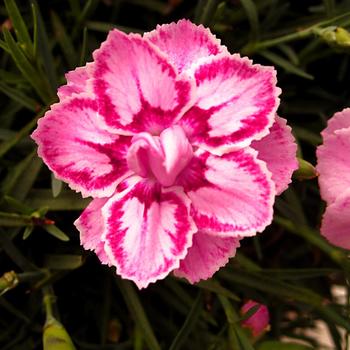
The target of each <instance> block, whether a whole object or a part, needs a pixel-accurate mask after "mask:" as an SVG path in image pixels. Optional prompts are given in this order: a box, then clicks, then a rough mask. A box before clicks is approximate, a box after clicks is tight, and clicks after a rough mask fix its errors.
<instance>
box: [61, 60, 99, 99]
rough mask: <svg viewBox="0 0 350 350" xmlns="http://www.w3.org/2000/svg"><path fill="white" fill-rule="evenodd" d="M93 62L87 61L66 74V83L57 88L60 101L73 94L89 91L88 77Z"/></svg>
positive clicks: (89, 76)
mask: <svg viewBox="0 0 350 350" xmlns="http://www.w3.org/2000/svg"><path fill="white" fill-rule="evenodd" d="M92 69H93V62H89V63H87V64H86V65H85V66H83V67H78V68H76V69H74V70H72V71H70V72H68V73H67V74H66V80H67V84H66V85H62V86H61V87H59V88H58V91H57V94H58V97H59V99H60V100H61V101H63V100H64V99H66V98H67V97H71V96H73V94H80V93H84V92H86V93H89V92H91V90H92V88H91V86H90V84H89V79H90V78H91V75H92Z"/></svg>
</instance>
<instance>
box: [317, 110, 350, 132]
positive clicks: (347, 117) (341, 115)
mask: <svg viewBox="0 0 350 350" xmlns="http://www.w3.org/2000/svg"><path fill="white" fill-rule="evenodd" d="M347 128H350V108H345V109H343V110H342V111H341V112H337V113H335V114H334V115H333V117H332V118H330V119H329V120H328V125H327V127H326V128H325V129H324V130H323V131H322V133H321V134H322V136H323V138H326V137H327V136H331V135H334V134H335V133H336V131H337V130H340V129H347Z"/></svg>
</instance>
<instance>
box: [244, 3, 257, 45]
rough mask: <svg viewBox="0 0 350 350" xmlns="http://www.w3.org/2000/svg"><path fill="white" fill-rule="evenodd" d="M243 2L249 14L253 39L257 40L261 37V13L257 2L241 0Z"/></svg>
mask: <svg viewBox="0 0 350 350" xmlns="http://www.w3.org/2000/svg"><path fill="white" fill-rule="evenodd" d="M240 1H241V4H242V6H243V8H244V10H245V12H246V14H247V17H248V21H249V24H250V36H251V40H252V41H256V40H257V39H258V38H259V33H260V25H259V14H258V10H257V7H256V4H255V3H254V1H253V0H240Z"/></svg>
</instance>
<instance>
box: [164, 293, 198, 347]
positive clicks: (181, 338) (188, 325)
mask: <svg viewBox="0 0 350 350" xmlns="http://www.w3.org/2000/svg"><path fill="white" fill-rule="evenodd" d="M202 307H203V302H202V294H201V292H199V293H198V295H197V298H196V300H195V302H194V303H193V306H192V308H191V310H190V312H189V313H188V315H187V317H186V320H185V322H184V324H183V325H182V327H181V329H180V331H179V333H178V334H177V335H176V337H175V339H174V340H173V342H172V343H171V345H170V348H169V350H180V349H182V345H183V344H184V343H185V342H186V340H187V338H188V336H189V335H190V334H191V332H192V330H193V329H194V327H195V325H196V323H197V321H198V319H199V317H200V315H201V312H202Z"/></svg>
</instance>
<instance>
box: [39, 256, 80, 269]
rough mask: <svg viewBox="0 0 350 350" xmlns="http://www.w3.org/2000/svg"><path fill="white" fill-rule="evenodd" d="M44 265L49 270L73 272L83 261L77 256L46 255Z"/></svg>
mask: <svg viewBox="0 0 350 350" xmlns="http://www.w3.org/2000/svg"><path fill="white" fill-rule="evenodd" d="M44 265H45V267H46V268H48V269H50V270H75V269H77V268H79V267H80V266H82V265H83V260H82V256H81V255H77V254H47V255H46V256H45V262H44Z"/></svg>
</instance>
